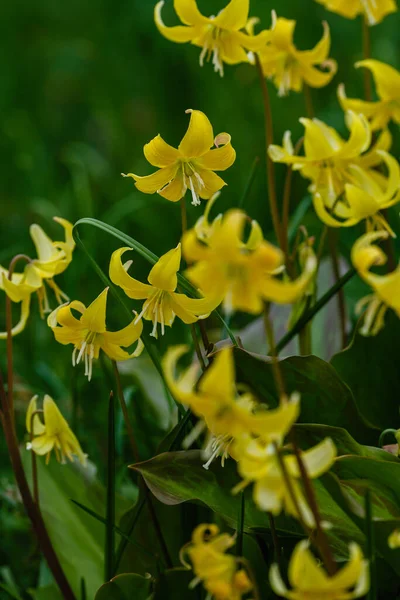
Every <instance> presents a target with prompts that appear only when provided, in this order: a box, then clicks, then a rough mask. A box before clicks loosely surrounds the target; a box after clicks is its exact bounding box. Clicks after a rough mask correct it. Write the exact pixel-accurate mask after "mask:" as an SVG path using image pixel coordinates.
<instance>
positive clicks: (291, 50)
mask: <svg viewBox="0 0 400 600" xmlns="http://www.w3.org/2000/svg"><path fill="white" fill-rule="evenodd" d="M255 23H256V20H255V19H252V20H251V22H250V24H249V26H250V28H251V30H252V26H253V25H254V24H255ZM295 27H296V21H293V20H289V19H284V18H283V17H279V18H278V17H277V15H276V12H275V11H272V28H271V30H270V37H269V39H268V43H267V44H266V45H265V46H263V47H262V48H261V50H259V52H258V53H257V54H258V56H259V59H260V63H261V66H262V69H263V73H264V75H265V76H266V77H270V78H271V79H272V80H273V82H274V84H275V86H276V88H277V89H278V95H279V96H286V95H287V94H288V93H289V91H290V90H294V91H295V92H300V91H301V90H302V89H303V84H304V83H306V84H307V85H309V86H310V87H315V88H321V87H324V86H325V85H328V83H329V82H330V81H331V80H332V78H333V76H334V75H335V73H336V71H337V64H336V61H334V60H332V59H329V58H328V56H329V51H330V46H331V37H330V32H329V26H328V24H327V23H326V22H324V23H323V27H324V34H323V37H322V39H321V40H320V41H319V42H318V44H317V45H316V46H315V48H313V49H312V50H298V49H297V48H296V46H295V45H294V43H293V35H294V29H295Z"/></svg>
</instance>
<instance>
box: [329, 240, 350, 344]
mask: <svg viewBox="0 0 400 600" xmlns="http://www.w3.org/2000/svg"><path fill="white" fill-rule="evenodd" d="M328 243H329V249H330V252H331V260H332V269H333V276H334V278H335V283H337V282H338V281H339V280H340V268H339V256H338V252H337V243H338V233H337V232H336V231H333V230H332V229H329V230H328ZM337 301H338V311H339V322H340V334H341V343H342V348H345V346H346V343H347V333H346V300H345V297H344V290H343V288H341V289H339V290H338V296H337Z"/></svg>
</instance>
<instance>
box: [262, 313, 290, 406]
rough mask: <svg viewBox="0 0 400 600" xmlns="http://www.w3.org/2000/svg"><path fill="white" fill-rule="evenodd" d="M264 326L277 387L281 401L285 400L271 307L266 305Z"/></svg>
mask: <svg viewBox="0 0 400 600" xmlns="http://www.w3.org/2000/svg"><path fill="white" fill-rule="evenodd" d="M264 325H265V333H266V335H267V342H268V352H269V355H270V357H271V361H272V369H273V373H274V379H275V385H276V389H277V391H278V394H279V397H280V399H282V398H285V396H286V391H285V383H284V381H283V377H282V373H281V369H280V366H279V359H278V355H277V353H276V347H275V339H274V330H273V327H272V323H271V319H270V315H269V305H268V304H265V306H264Z"/></svg>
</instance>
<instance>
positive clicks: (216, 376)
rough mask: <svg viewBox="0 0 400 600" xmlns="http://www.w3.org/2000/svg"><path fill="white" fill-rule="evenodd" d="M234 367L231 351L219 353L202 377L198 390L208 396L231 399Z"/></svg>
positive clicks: (233, 390)
mask: <svg viewBox="0 0 400 600" xmlns="http://www.w3.org/2000/svg"><path fill="white" fill-rule="evenodd" d="M234 386H235V367H234V363H233V354H232V350H230V349H224V350H221V352H219V353H218V354H217V355H216V357H215V359H214V361H213V363H212V365H211V366H210V368H209V369H207V371H206V372H205V374H204V375H203V377H202V379H201V381H200V383H199V390H200V391H201V392H202V393H204V394H208V395H210V396H214V397H215V396H216V397H220V398H227V399H229V398H232V396H233V395H234V392H235V387H234Z"/></svg>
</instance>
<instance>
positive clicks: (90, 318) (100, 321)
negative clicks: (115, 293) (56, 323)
mask: <svg viewBox="0 0 400 600" xmlns="http://www.w3.org/2000/svg"><path fill="white" fill-rule="evenodd" d="M108 289H109V288H108V287H107V288H106V289H105V290H103V291H102V292H101V294H99V295H98V296H97V298H96V299H95V300H93V302H92V303H91V304H90V305H89V306H88V307H87V309H86V310H85V312H84V313H83V315H82V317H81V320H80V322H81V323H82V325H84V326H85V327H86V328H87V329H88V330H89V331H92V332H94V333H104V332H105V330H106V305H107V294H108Z"/></svg>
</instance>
